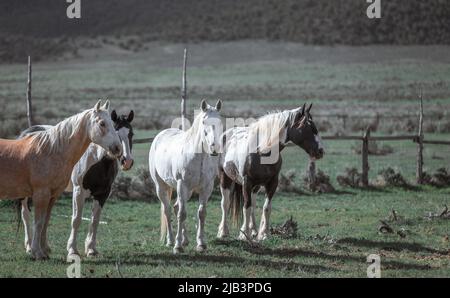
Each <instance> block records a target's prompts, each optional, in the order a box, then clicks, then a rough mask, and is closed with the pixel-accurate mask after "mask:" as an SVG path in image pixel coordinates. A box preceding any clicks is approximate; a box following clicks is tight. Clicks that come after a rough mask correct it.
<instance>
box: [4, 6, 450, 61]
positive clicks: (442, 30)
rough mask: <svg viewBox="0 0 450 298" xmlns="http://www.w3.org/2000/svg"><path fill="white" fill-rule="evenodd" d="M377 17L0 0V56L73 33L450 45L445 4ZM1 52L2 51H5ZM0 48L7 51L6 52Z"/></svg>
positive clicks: (341, 10) (314, 9)
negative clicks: (74, 10) (71, 8)
mask: <svg viewBox="0 0 450 298" xmlns="http://www.w3.org/2000/svg"><path fill="white" fill-rule="evenodd" d="M381 3H382V19H379V20H370V19H368V18H367V16H366V8H367V6H368V5H369V4H368V3H366V1H365V0H81V5H82V18H81V19H78V20H70V19H68V18H67V17H66V8H67V6H68V4H67V3H66V1H65V0H1V2H0V36H1V37H0V60H14V59H15V58H14V57H16V56H17V54H19V57H21V59H23V53H25V52H26V53H30V52H31V53H33V51H35V52H37V51H40V52H42V53H50V54H58V53H59V52H62V51H64V50H67V48H68V47H70V43H68V40H70V39H71V38H76V37H90V38H93V37H98V36H115V37H118V38H120V37H121V36H130V35H134V36H138V37H139V38H140V39H142V40H144V41H153V40H160V41H171V42H195V41H229V40H239V39H266V40H284V41H294V42H301V43H305V44H321V45H330V44H348V45H366V44H407V45H410V44H450V1H448V0H429V1H422V0H382V2H381ZM6 49H8V51H6ZM6 52H7V53H6Z"/></svg>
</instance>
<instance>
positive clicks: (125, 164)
mask: <svg viewBox="0 0 450 298" xmlns="http://www.w3.org/2000/svg"><path fill="white" fill-rule="evenodd" d="M133 164H134V160H132V159H126V158H124V157H122V158H121V159H120V165H121V166H122V170H124V171H128V170H129V169H131V168H132V167H133Z"/></svg>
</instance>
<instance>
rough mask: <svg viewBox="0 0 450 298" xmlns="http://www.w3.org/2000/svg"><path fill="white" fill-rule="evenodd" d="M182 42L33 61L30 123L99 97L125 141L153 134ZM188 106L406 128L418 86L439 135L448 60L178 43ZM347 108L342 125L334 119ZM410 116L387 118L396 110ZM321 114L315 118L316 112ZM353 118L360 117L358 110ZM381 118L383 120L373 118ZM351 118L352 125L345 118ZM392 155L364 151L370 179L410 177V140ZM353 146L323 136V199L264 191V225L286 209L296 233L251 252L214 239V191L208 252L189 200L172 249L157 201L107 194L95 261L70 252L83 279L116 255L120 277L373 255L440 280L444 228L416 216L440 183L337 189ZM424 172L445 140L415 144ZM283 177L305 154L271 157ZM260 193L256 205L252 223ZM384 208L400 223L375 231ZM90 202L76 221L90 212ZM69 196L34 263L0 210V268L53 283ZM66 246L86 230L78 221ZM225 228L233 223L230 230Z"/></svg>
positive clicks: (306, 270) (17, 95)
mask: <svg viewBox="0 0 450 298" xmlns="http://www.w3.org/2000/svg"><path fill="white" fill-rule="evenodd" d="M182 49H183V45H181V44H176V45H174V44H164V43H149V44H148V50H147V51H143V52H139V53H130V52H128V51H124V50H121V49H118V48H115V47H112V46H109V45H104V46H103V47H101V48H96V49H92V50H85V51H84V52H81V53H80V55H81V56H80V57H78V58H76V59H71V60H67V61H48V62H42V63H37V64H35V66H34V81H33V98H34V107H35V109H36V115H37V117H36V120H37V121H38V122H39V123H50V124H51V123H56V122H57V121H58V120H60V119H62V118H64V117H66V116H68V115H70V114H73V113H75V112H78V111H80V110H82V109H86V108H89V107H90V106H91V105H93V104H94V103H95V102H96V100H97V98H99V97H101V98H105V97H108V98H110V99H111V100H112V104H113V107H114V108H117V109H118V110H119V111H123V112H128V110H129V109H130V108H133V109H134V110H135V112H136V114H137V115H136V118H135V119H136V120H135V121H134V123H133V124H134V126H135V127H136V136H135V138H141V137H149V136H153V135H154V134H155V133H156V132H157V131H158V130H159V129H161V128H162V127H167V126H169V125H170V122H171V121H172V119H173V117H175V116H177V115H178V114H179V86H180V77H181V75H180V64H181V53H182ZM189 49H190V55H191V56H190V60H189V68H188V88H189V89H188V90H189V100H188V109H189V112H190V113H192V112H193V109H194V108H195V107H196V106H197V105H198V104H199V102H200V98H201V97H207V98H208V99H209V100H211V101H214V100H215V99H216V98H217V97H221V98H222V99H223V101H224V107H223V115H224V116H239V117H250V116H258V115H262V114H264V113H266V112H267V111H270V110H273V109H285V108H292V107H296V106H299V105H301V104H302V103H303V102H304V101H310V102H313V103H314V108H313V116H314V117H315V119H317V121H316V122H317V123H318V124H319V127H320V131H321V132H323V134H333V133H336V132H344V133H352V134H359V133H361V129H363V128H365V126H366V125H367V124H369V123H372V124H373V119H372V118H371V117H373V116H375V115H376V114H377V113H378V114H380V115H381V117H382V118H381V121H380V123H378V124H377V127H376V128H377V129H376V131H375V132H374V134H383V135H385V134H389V133H392V134H402V133H406V132H411V131H415V129H416V123H417V92H418V88H419V87H420V86H422V87H423V89H424V93H425V97H424V100H425V129H426V138H427V139H444V140H445V139H449V137H450V135H449V134H448V132H450V118H449V117H448V112H447V111H448V110H449V108H450V93H449V86H450V67H449V63H448V62H450V60H449V59H450V56H449V55H448V54H447V53H448V47H441V46H431V47H385V46H376V47H357V48H355V47H341V46H337V47H312V46H302V45H299V44H293V43H268V42H262V41H261V42H254V41H242V42H229V43H199V44H192V45H189ZM25 69H26V66H25V65H23V64H13V65H0V104H1V106H2V107H3V110H2V114H1V115H0V121H1V126H0V137H14V136H15V134H16V133H17V132H19V131H20V130H22V129H23V128H25V126H26V119H25V117H24V116H25V105H24V100H25V99H24V94H25V82H26V72H25ZM340 113H344V114H347V115H349V122H348V123H347V127H343V124H342V122H341V121H340V120H339V119H335V118H332V116H333V115H335V114H340ZM404 114H409V115H411V116H410V118H409V119H408V118H401V119H400V118H395V116H396V115H404ZM319 115H322V117H318V116H319ZM361 115H366V116H367V119H362V118H357V116H361ZM383 116H389V117H390V118H383ZM352 117H354V118H355V119H352ZM378 145H379V146H382V145H386V146H390V147H391V148H392V150H393V152H392V153H391V154H387V155H382V156H373V155H371V156H370V157H369V163H370V177H369V178H370V179H371V181H374V180H375V179H376V178H377V173H378V172H379V171H380V170H381V169H385V168H387V167H393V168H395V169H396V170H398V171H399V172H400V173H401V174H402V175H403V176H404V178H405V179H406V180H407V181H408V182H410V183H413V182H414V177H415V155H416V145H415V144H414V143H412V142H382V143H379V144H378ZM149 146H150V145H149V144H139V145H136V146H134V147H133V150H134V155H135V159H136V162H135V169H134V170H132V171H131V172H130V173H129V174H130V175H134V174H135V173H136V169H137V167H147V153H148V149H149ZM358 146H360V143H356V142H355V143H353V142H343V141H329V142H326V143H325V147H326V152H327V153H326V156H325V158H324V159H323V160H321V161H320V162H318V163H317V167H318V168H319V169H320V170H323V171H324V172H325V173H326V174H327V175H329V176H330V178H331V183H332V184H333V185H334V186H335V187H336V188H337V191H336V192H335V193H331V194H313V193H310V192H307V191H304V192H303V193H301V194H294V193H282V192H279V193H277V195H276V197H275V198H274V201H273V212H272V222H273V224H281V223H283V222H284V221H285V220H286V219H288V218H289V217H290V216H292V217H293V219H294V220H295V221H297V222H298V228H299V229H298V235H297V237H295V238H291V239H283V238H280V237H279V236H273V237H271V238H270V239H269V240H268V241H266V242H264V243H262V244H261V246H260V247H258V248H254V247H251V246H250V245H248V244H247V243H245V242H240V241H237V240H235V238H234V237H233V238H232V239H229V240H226V241H218V240H215V235H216V233H217V226H218V224H219V220H220V203H219V195H218V192H217V191H216V192H215V193H214V195H213V197H212V198H211V201H210V204H209V205H208V216H207V225H206V233H207V239H208V244H209V250H208V251H207V252H206V253H203V254H200V253H197V252H195V249H194V248H195V247H194V245H193V243H192V241H193V240H194V239H195V237H194V229H195V214H196V213H195V208H196V205H197V204H196V202H195V199H193V200H191V202H190V203H189V204H188V205H189V206H188V208H189V210H188V225H189V232H190V235H191V238H190V239H191V245H190V247H189V248H188V249H187V250H186V253H185V254H183V255H179V256H174V255H172V254H171V249H169V248H166V247H164V246H162V245H161V244H160V242H159V204H158V203H155V202H145V201H139V202H138V201H120V200H117V199H114V198H112V200H111V201H110V202H108V203H107V204H106V206H105V209H104V213H103V218H102V220H104V221H106V222H107V224H102V225H100V227H99V244H98V248H99V250H100V252H101V253H102V254H101V256H100V257H98V258H95V259H83V262H82V274H83V276H85V277H118V276H119V273H118V271H117V269H116V262H120V264H121V265H120V270H121V272H122V274H123V276H125V277H140V276H142V277H170V276H176V277H209V276H217V277H265V276H272V277H289V276H294V277H347V276H348V277H365V276H366V269H367V266H368V264H367V263H366V257H367V256H368V255H369V254H372V253H376V254H379V255H380V256H381V266H382V276H384V277H407V276H416V277H444V276H445V277H450V269H449V268H450V243H449V240H448V237H449V234H450V225H449V224H450V222H449V220H445V219H434V220H428V219H426V218H424V216H425V215H427V214H428V213H429V212H433V213H436V212H439V211H440V210H442V208H443V206H444V205H445V204H446V205H450V199H449V197H450V188H433V187H430V186H424V187H417V188H414V187H412V188H405V189H404V188H382V189H381V188H373V189H371V190H360V189H357V190H355V189H350V188H341V187H339V186H338V185H337V183H336V176H337V175H339V174H341V173H342V172H343V171H344V169H345V168H346V167H356V168H358V169H360V167H361V157H360V155H358V154H357V153H355V152H354V151H355V148H357V147H358ZM424 154H425V156H424V158H425V170H426V171H427V172H428V173H433V172H435V171H436V169H438V168H440V167H447V166H448V163H449V162H450V157H449V148H448V147H447V146H432V145H428V146H425V152H424ZM283 159H284V165H283V169H282V172H283V173H286V172H287V171H291V170H294V171H295V173H296V177H295V178H294V180H295V181H294V182H295V183H296V184H298V185H301V184H302V182H301V180H302V173H303V172H304V170H305V169H306V166H307V164H306V161H307V159H306V155H305V153H304V152H302V151H301V150H300V149H298V148H287V149H286V150H285V151H284V152H283ZM261 207H262V200H259V202H258V211H257V216H258V219H259V216H260V212H261ZM393 209H394V210H396V211H397V213H398V215H399V220H398V221H396V222H391V223H390V224H391V225H392V227H393V228H394V230H395V231H399V230H400V231H403V233H404V234H405V235H406V237H404V238H402V237H400V236H399V235H398V234H396V233H393V234H380V233H379V232H378V226H379V220H380V219H386V218H388V217H389V215H390V213H391V211H392V210H393ZM89 211H90V210H89V208H86V210H85V214H84V216H86V217H89ZM70 214H71V202H70V199H69V198H61V199H60V201H59V202H58V204H57V205H56V207H55V209H54V213H53V218H52V222H51V226H50V229H49V236H50V244H51V247H52V249H53V254H52V259H51V260H49V261H46V262H33V261H31V260H30V259H29V257H28V256H27V255H26V254H25V251H24V249H23V247H22V246H23V245H22V242H23V241H22V239H23V235H22V231H21V232H19V233H18V234H16V223H15V214H14V211H13V210H12V209H11V207H10V206H7V204H3V203H1V204H0V276H1V277H19V276H26V277H31V276H37V277H39V276H45V277H46V276H49V277H64V276H65V272H66V268H67V264H66V263H65V253H66V251H65V246H66V241H67V238H68V236H69V232H70ZM81 232H82V233H80V238H79V239H80V241H79V248H80V249H81V248H82V244H83V240H82V239H83V238H84V236H85V234H86V232H87V223H86V222H83V224H82V228H81ZM237 232H238V229H237V228H236V227H234V228H233V230H232V234H233V236H237Z"/></svg>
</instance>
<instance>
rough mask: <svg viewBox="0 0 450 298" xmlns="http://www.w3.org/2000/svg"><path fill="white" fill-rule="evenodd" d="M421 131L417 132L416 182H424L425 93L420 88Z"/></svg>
mask: <svg viewBox="0 0 450 298" xmlns="http://www.w3.org/2000/svg"><path fill="white" fill-rule="evenodd" d="M419 113H420V114H419V132H418V133H417V168H416V182H417V184H423V139H424V137H423V94H422V90H420V111H419Z"/></svg>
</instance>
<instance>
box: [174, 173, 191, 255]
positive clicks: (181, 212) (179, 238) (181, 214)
mask: <svg viewBox="0 0 450 298" xmlns="http://www.w3.org/2000/svg"><path fill="white" fill-rule="evenodd" d="M188 198H189V190H188V189H187V187H186V186H185V185H183V182H182V181H178V184H177V206H178V212H177V220H178V227H177V235H176V237H175V246H174V248H173V253H175V254H177V253H180V252H183V244H182V242H183V230H185V226H184V222H185V220H186V202H187V200H188Z"/></svg>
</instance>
